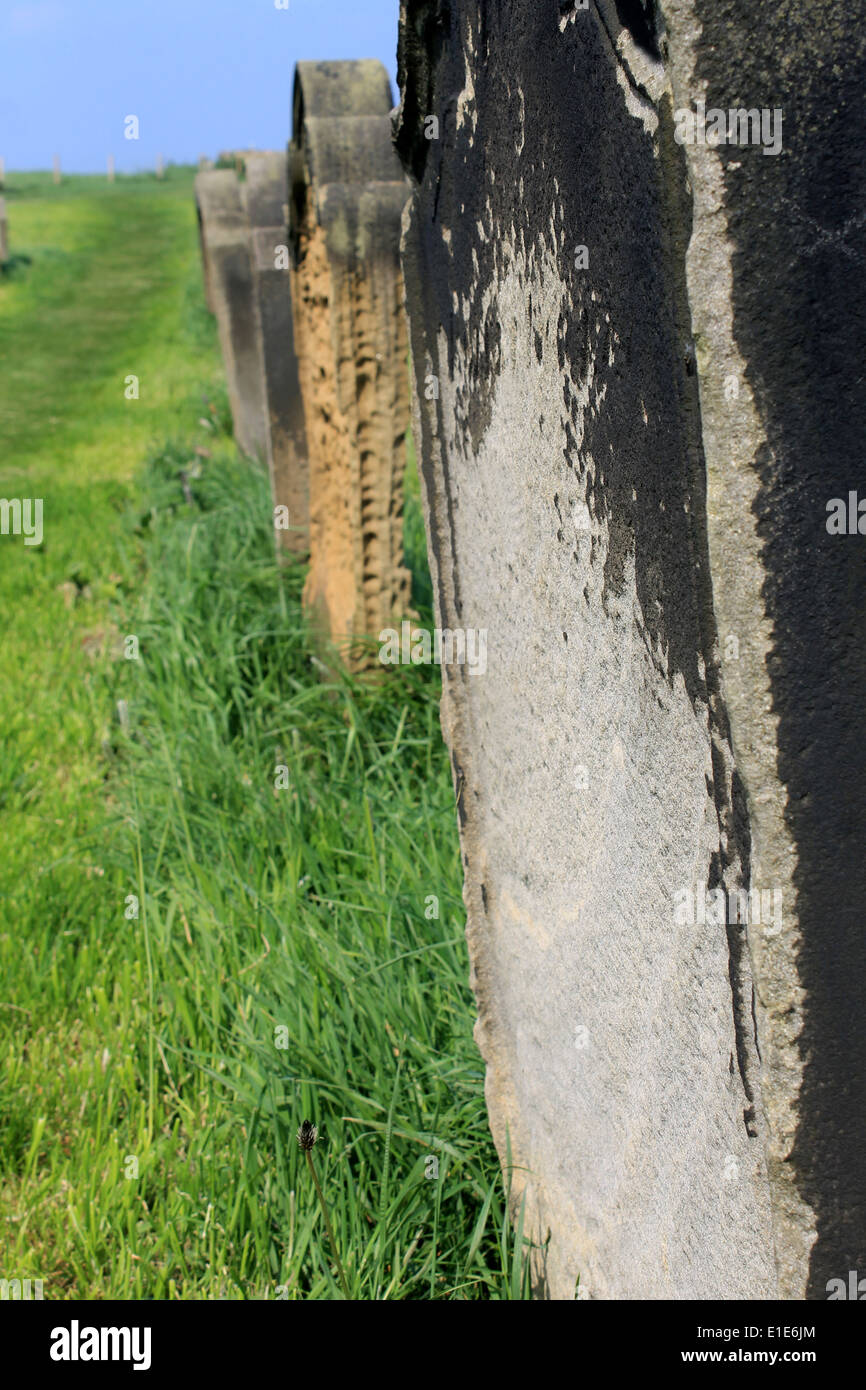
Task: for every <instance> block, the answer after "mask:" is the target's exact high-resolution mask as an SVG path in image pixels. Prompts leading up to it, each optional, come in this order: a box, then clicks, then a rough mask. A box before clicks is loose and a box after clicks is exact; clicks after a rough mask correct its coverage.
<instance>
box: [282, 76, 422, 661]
mask: <svg viewBox="0 0 866 1390" xmlns="http://www.w3.org/2000/svg"><path fill="white" fill-rule="evenodd" d="M390 109H391V91H390V84H389V82H388V77H387V74H386V73H385V70H384V68H383V67H382V65H381V63H378V62H372V61H369V62H366V61H365V62H346V63H299V64H298V66H297V69H296V73H295V85H294V100H293V139H292V145H291V148H290V184H291V187H290V233H291V245H292V256H293V270H292V303H293V307H294V316H295V318H294V322H295V343H296V348H297V355H298V362H299V366H300V379H301V391H302V395H303V399H304V415H305V420H306V433H307V448H308V453H309V469H310V572H309V576H308V579H307V583H306V586H305V591H304V598H305V602H306V605H307V607H308V609H309V610H310V611H311V613H312V614H313V618H314V622H315V625H316V626H317V628H318V629H319V630H320V632H321V633H322V634H323V635H324V636H325V637H326V638H327V639H329V640H330V641H331V642H333V643H334V644H336V645H337V646H338V648H339V649H340V650H341V653H342V655H343V657H344V658H345V659H346V660H347V661H348V662H349V664H351V665H358V666H363V665H365V664H368V663H369V661H370V660H371V657H370V654H369V651H367V652H360V651H359V650H358V648H357V646H356V645H355V644H353V639H355V638H359V637H364V636H368V635H372V636H373V637H374V638H375V637H376V635H377V634H378V633H379V632H380V631H381V630H382V629H383V628H385V627H388V626H390V625H391V624H392V623H393V621H394V620H395V618H400V617H402V616H403V615H405V613H406V611H407V608H408V603H409V587H410V583H409V573H408V571H407V570H406V569H405V567H404V566H403V563H402V529H403V521H402V514H403V506H402V494H403V474H404V470H405V436H406V430H407V427H408V394H409V393H408V380H407V371H406V353H407V343H406V326H405V316H404V311H403V303H402V284H401V278H400V266H399V241H400V219H401V214H402V210H403V205H404V203H405V201H406V197H407V196H408V188H407V186H406V182H405V179H404V178H403V174H402V170H401V168H400V164H399V161H398V160H397V158H396V155H395V153H394V149H393V146H392V142H391V127H390V115H389V113H390ZM373 659H375V658H373Z"/></svg>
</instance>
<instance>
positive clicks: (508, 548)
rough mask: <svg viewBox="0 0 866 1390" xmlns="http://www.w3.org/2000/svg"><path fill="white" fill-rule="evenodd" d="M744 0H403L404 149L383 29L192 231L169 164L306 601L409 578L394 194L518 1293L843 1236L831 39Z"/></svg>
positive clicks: (865, 178) (858, 1195)
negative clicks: (452, 652)
mask: <svg viewBox="0 0 866 1390" xmlns="http://www.w3.org/2000/svg"><path fill="white" fill-rule="evenodd" d="M783 8H784V11H785V13H784V15H782V14H781V13H780V14H779V15H776V14H775V13H774V12H772V11H767V9H766V7H764V8H763V9H762V8H761V7H755V6H753V5H751V4H750V3H748V0H729V3H728V4H726V5H725V6H724V7H722V8H721V9H719V7H718V6H716V5H714V4H712V3H711V0H654V3H653V4H652V5H649V4H640V5H625V4H621V3H620V0H594V3H593V4H592V5H589V4H584V3H577V4H571V3H565V2H564V0H501V3H499V4H498V5H496V6H490V5H488V4H487V3H486V0H463V3H462V4H461V5H460V6H459V7H458V6H449V5H442V4H441V0H402V4H401V24H400V49H399V63H400V85H401V104H400V109H399V112H398V113H397V117H396V119H395V123H394V135H395V147H396V149H397V151H398V154H399V163H398V162H397V161H396V160H395V156H394V154H393V152H392V145H391V140H390V133H389V128H388V119H387V116H388V108H389V105H390V93H389V92H388V90H387V80H386V78H385V76H384V73H383V72H382V70H381V69H380V68H378V66H377V65H370V64H357V65H341V64H333V65H327V64H326V65H303V64H302V65H301V66H300V67H299V69H298V74H297V79H296V84H295V100H294V138H293V141H292V145H291V150H290V158H289V163H288V170H287V172H286V174H285V175H283V173H282V166H283V161H282V159H278V160H276V161H275V162H273V163H272V164H271V165H270V166H269V167H271V168H272V169H273V170H275V171H277V172H276V173H275V175H274V180H275V181H274V184H273V192H272V194H270V195H269V197H268V198H261V199H260V198H259V197H258V195H256V193H255V190H256V187H257V186H258V185H257V174H256V170H255V168H254V167H250V166H248V172H247V189H246V193H245V194H244V192H243V191H242V189H241V188H240V187H239V186H238V185H236V184H234V183H233V182H232V178H231V176H223V175H210V176H208V177H209V178H210V179H213V180H217V179H220V178H221V179H222V180H223V182H222V183H219V182H214V183H213V184H211V185H210V186H211V187H213V188H223V189H224V190H225V194H224V196H225V198H226V200H230V201H231V203H232V208H233V211H232V213H231V217H230V218H229V221H230V223H231V228H232V231H231V233H230V234H227V236H226V240H225V242H224V243H222V246H223V249H222V250H219V251H218V247H219V246H220V244H221V243H220V242H219V239H218V238H217V237H216V236H215V237H214V239H213V240H212V239H211V234H210V230H209V225H208V224H209V217H210V214H209V213H208V209H207V204H206V199H205V192H204V189H205V186H206V185H205V184H204V183H202V184H200V191H199V202H200V208H201V209H202V217H203V225H204V243H205V251H206V260H207V264H208V266H209V271H208V278H209V285H210V296H211V302H212V304H213V305H214V307H215V308H216V311H217V313H218V314H220V313H222V314H223V315H224V318H225V322H226V323H230V322H231V320H230V318H229V314H230V312H231V310H230V306H229V307H226V306H225V305H223V307H222V308H221V299H220V296H222V297H223V298H227V299H230V298H231V296H232V292H233V286H234V287H240V288H239V289H238V296H237V297H238V304H237V307H236V309H235V310H234V313H235V316H236V328H234V329H227V330H226V331H224V332H223V346H224V351H225V354H226V365H227V371H228V376H229V381H230V387H231V390H232V395H233V407H234V409H235V420H236V428H237V432H238V437H239V439H241V441H242V442H245V443H246V445H247V447H249V448H250V449H254V448H257V447H258V448H261V447H262V440H264V449H265V451H266V452H267V453H268V456H269V459H270V464H271V472H272V478H273V480H274V497H275V501H276V502H277V503H279V502H281V501H283V502H284V503H285V505H286V506H287V507H288V509H289V513H290V515H291V516H292V518H293V519H294V525H295V527H296V531H295V532H294V533H293V535H294V543H295V544H296V545H297V547H298V548H299V549H305V548H306V547H307V546H308V547H309V552H310V559H311V565H310V575H309V580H308V583H307V597H308V601H309V603H310V604H311V606H312V607H313V608H314V609H315V610H316V611H317V612H318V613H319V614H320V615H321V618H322V622H323V626H324V627H325V628H326V630H327V631H329V632H330V634H331V635H332V636H334V637H335V638H337V639H338V640H342V639H345V638H346V637H348V636H351V635H352V634H353V633H369V634H373V635H375V633H376V632H377V631H378V629H379V628H381V627H383V626H387V625H388V624H389V623H390V622H391V620H392V617H393V615H394V614H395V613H397V614H399V612H400V610H401V609H404V608H405V604H406V599H407V592H406V578H405V572H404V571H403V568H402V563H401V558H400V545H399V518H400V501H399V494H400V472H401V467H402V446H403V437H404V431H405V428H406V421H405V415H404V411H405V407H404V374H403V362H404V353H405V351H406V346H405V339H404V333H405V328H404V322H403V316H402V312H401V309H400V293H401V291H400V282H399V273H398V224H399V222H400V216H401V211H402V213H403V233H402V274H403V283H404V286H405V297H406V308H407V310H408V315H407V318H408V325H409V349H410V356H411V362H412V375H413V388H414V389H413V398H414V416H413V429H414V436H415V441H416V447H417V452H418V461H419V471H420V476H421V484H422V498H423V502H424V507H425V519H426V526H427V537H428V550H429V558H430V567H431V573H432V578H433V585H434V593H435V597H436V621H437V623H438V624H439V625H440V628H445V629H448V630H449V631H451V632H454V631H462V632H463V633H464V635H465V636H466V637H467V639H468V635H469V634H470V633H475V634H482V633H483V634H484V639H485V652H486V660H485V665H484V667H483V670H482V668H480V667H476V668H474V669H473V668H472V667H470V666H468V665H467V664H466V663H465V662H463V663H461V662H460V661H458V660H454V661H444V662H443V668H442V680H443V700H442V723H443V730H444V733H445V737H446V741H447V743H448V746H449V751H450V755H451V761H452V767H453V775H454V784H455V797H456V803H457V814H458V820H459V828H460V838H461V850H462V859H463V866H464V876H465V885H464V898H465V902H466V908H467V920H468V925H467V936H468V940H469V948H470V956H471V961H472V979H473V986H474V989H475V993H476V998H477V1002H478V1015H479V1017H478V1025H477V1029H476V1037H477V1040H478V1044H479V1047H480V1049H481V1051H482V1053H483V1056H484V1060H485V1063H486V1068H487V1074H486V1096H487V1103H488V1110H489V1114H490V1121H491V1127H492V1129H493V1133H494V1137H495V1139H496V1142H497V1146H498V1148H499V1152H500V1155H501V1157H502V1160H503V1163H506V1162H507V1161H509V1156H510V1164H511V1172H512V1177H513V1183H512V1197H513V1200H514V1201H515V1203H520V1202H521V1201H525V1230H526V1232H527V1233H528V1234H529V1235H530V1236H531V1238H532V1240H533V1242H534V1255H533V1262H534V1267H535V1270H536V1274H537V1276H538V1285H539V1288H540V1289H543V1290H544V1291H545V1292H546V1293H548V1294H549V1295H551V1296H553V1297H556V1298H569V1297H572V1296H573V1295H574V1290H575V1282H576V1280H577V1279H578V1277H579V1278H580V1289H581V1292H582V1294H584V1295H588V1296H589V1297H620V1298H622V1297H626V1298H627V1297H638V1298H689V1297H695V1298H708V1297H731V1298H739V1297H754V1298H772V1297H779V1296H781V1297H786V1298H802V1297H804V1296H805V1297H811V1298H826V1297H828V1296H831V1297H851V1296H854V1297H857V1296H858V1293H859V1291H860V1287H861V1286H860V1283H859V1280H860V1278H861V1277H862V1278H863V1279H864V1280H866V1161H864V1154H866V740H864V739H863V737H862V733H861V723H862V711H863V708H864V706H866V627H864V620H863V619H864V614H866V550H864V548H863V547H864V545H866V542H864V541H863V540H862V538H861V537H862V535H863V533H864V530H866V518H861V514H860V508H861V507H862V508H864V510H866V501H864V502H860V501H859V499H858V494H857V485H858V483H859V482H861V478H860V476H858V474H860V473H862V461H863V457H864V452H866V450H864V445H866V439H864V411H863V408H862V364H863V361H864V360H866V276H864V273H863V261H864V244H863V227H864V224H866V193H864V190H866V155H864V147H863V141H862V138H860V135H859V132H860V131H862V129H864V127H866V121H864V118H866V109H864V108H866V37H864V32H863V30H862V26H860V25H859V24H858V22H857V15H856V12H855V11H851V12H850V13H849V12H848V11H844V10H839V8H838V7H837V6H835V5H833V4H832V3H831V0H818V3H814V2H813V0H811V2H810V4H809V5H808V6H807V5H806V3H805V0H793V3H792V4H791V5H789V6H786V7H783ZM780 52H784V53H785V62H784V63H782V64H780V63H779V62H778V55H779V53H780ZM743 103H745V105H743ZM262 167H265V166H262ZM403 171H405V176H404V173H403ZM283 180H285V181H283ZM277 182H279V187H278V188H277V186H276V183H277ZM244 197H245V198H246V204H247V208H246V210H245V209H244V201H243V200H244ZM404 204H405V205H406V206H405V207H404ZM286 205H287V207H288V211H287V212H286V213H285V214H284V213H283V208H284V207H285V206H286ZM278 212H279V216H278V215H277V214H278ZM288 228H290V231H289V230H286V229H288ZM276 229H282V230H284V231H285V237H284V236H283V235H280V236H279V237H277V235H276ZM256 238H258V241H257V240H256ZM273 244H287V245H288V246H289V248H290V252H291V266H292V269H291V271H290V272H288V273H286V272H280V273H279V274H281V275H282V276H283V277H284V278H283V279H279V278H278V277H277V278H276V279H274V278H272V277H273V271H272V265H271V261H270V260H269V257H270V256H271V255H272V251H273ZM254 246H255V247H257V248H258V249H257V250H253V251H251V249H250V248H251V247H254ZM218 255H219V256H221V257H222V260H220V262H219V265H220V266H221V267H223V268H221V269H218V268H217V265H218V262H217V257H218ZM286 274H288V280H289V281H290V282H291V300H292V303H293V309H292V310H290V309H289V307H288V303H289V296H288V295H287V293H286V290H285V284H286V279H285V277H286ZM277 285H279V286H281V287H282V288H281V289H280V290H279V291H277V290H276V288H275V286H277ZM271 290H273V293H274V295H275V299H274V300H273V301H271V307H270V310H269V311H268V312H270V313H271V314H272V315H273V318H272V322H273V323H274V324H276V325H279V326H278V327H277V328H276V329H275V333H274V346H272V348H270V349H268V347H267V345H266V347H265V362H264V366H263V365H262V361H261V358H260V357H259V358H258V359H256V361H257V365H256V364H254V363H253V358H254V357H255V353H256V352H259V351H260V349H258V348H256V346H255V342H256V341H257V340H256V333H255V331H254V327H253V324H254V321H258V322H260V323H265V322H267V321H268V317H267V312H266V311H265V310H263V307H262V306H263V305H264V304H265V302H266V301H267V299H268V295H269V294H270V293H271ZM280 296H282V298H280ZM256 316H258V319H256ZM293 335H294V336H293ZM265 336H267V335H265ZM292 341H294V344H295V349H296V351H293V350H292V347H291V344H292ZM244 342H247V343H248V350H249V353H250V354H251V356H250V358H249V360H248V361H247V360H246V359H245V355H244V351H243V350H242V349H241V347H240V344H242V343H244ZM244 382H248V383H251V384H250V385H249V387H248V388H247V387H245V386H244V384H243V383H244ZM247 389H248V396H245V391H247ZM250 402H251V403H252V405H251V406H250V407H249V412H248V404H249V403H250ZM299 402H300V406H299ZM257 431H258V433H257ZM828 514H829V515H828ZM840 516H843V517H844V518H845V525H841V524H840V522H839V517H840ZM861 521H862V524H861ZM852 1281H853V1283H852ZM852 1287H853V1288H854V1290H855V1292H854V1294H853V1295H852V1294H851V1293H850V1289H851V1288H852ZM863 1287H864V1288H866V1283H864V1284H863ZM840 1289H841V1290H842V1292H841V1293H840V1292H839V1290H840Z"/></svg>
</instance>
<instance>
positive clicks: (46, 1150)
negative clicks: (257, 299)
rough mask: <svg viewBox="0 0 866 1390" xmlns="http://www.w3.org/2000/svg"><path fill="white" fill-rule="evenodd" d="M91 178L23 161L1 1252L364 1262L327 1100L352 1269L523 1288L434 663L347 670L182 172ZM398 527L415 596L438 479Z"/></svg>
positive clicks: (90, 1268) (185, 1278) (364, 1289)
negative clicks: (284, 515) (311, 1153)
mask: <svg viewBox="0 0 866 1390" xmlns="http://www.w3.org/2000/svg"><path fill="white" fill-rule="evenodd" d="M70 182H71V183H73V184H74V183H75V181H70ZM82 183H83V184H87V185H88V186H87V187H82V188H79V187H77V186H75V187H70V188H69V190H68V193H67V196H61V195H63V193H64V186H61V189H60V190H55V189H53V188H52V187H51V185H50V180H46V179H44V178H42V179H38V178H33V179H27V180H23V179H22V180H21V189H20V196H19V197H18V198H17V199H16V198H15V197H12V198H11V199H10V228H11V231H12V241H13V245H12V249H13V251H18V252H20V253H22V254H25V255H27V256H29V257H30V258H31V260H30V264H29V265H23V266H21V267H19V268H18V270H17V272H16V274H15V275H14V276H13V277H10V278H9V279H8V280H7V281H6V282H5V283H2V284H0V418H3V419H4V421H5V422H7V425H6V428H5V429H4V444H5V446H6V447H4V450H3V457H4V460H10V459H11V460H12V466H11V471H10V470H9V469H7V468H6V467H5V463H4V472H3V477H2V492H3V495H5V496H16V495H17V496H28V495H44V497H45V518H46V522H45V535H46V539H45V543H44V545H43V546H42V547H40V548H38V549H37V548H35V547H28V548H26V549H25V548H24V547H23V545H22V543H21V541H20V539H19V538H12V537H2V538H0V547H2V566H0V611H2V612H3V613H4V616H8V622H7V628H6V631H5V632H4V638H3V655H4V660H3V662H2V669H0V728H2V736H3V738H4V757H3V764H2V774H0V775H2V785H0V805H2V812H3V816H4V824H5V825H6V826H7V827H8V833H7V835H6V836H5V837H4V842H3V846H2V849H0V885H2V888H3V904H2V910H3V914H4V915H3V917H2V921H0V1047H2V1054H3V1064H4V1074H5V1084H4V1087H3V1091H2V1095H0V1277H7V1278H16V1277H17V1278H22V1279H23V1278H28V1277H29V1278H31V1279H33V1278H42V1279H43V1280H44V1283H45V1293H46V1297H49V1298H120V1299H137V1298H156V1299H173V1298H183V1299H201V1298H229V1299H264V1298H278V1299H282V1298H287V1299H302V1298H303V1299H309V1298H312V1299H328V1298H339V1297H341V1296H342V1294H341V1290H340V1287H339V1283H338V1277H337V1270H336V1265H335V1264H334V1262H333V1260H332V1257H331V1250H330V1246H329V1242H328V1239H327V1235H326V1232H325V1228H324V1225H323V1220H322V1211H321V1207H320V1205H319V1202H318V1198H317V1195H316V1192H315V1190H314V1187H313V1184H312V1182H311V1180H310V1174H309V1172H308V1170H307V1167H306V1164H305V1162H304V1154H303V1153H302V1151H301V1150H300V1149H299V1147H298V1144H297V1142H296V1138H295V1134H296V1131H297V1129H298V1126H299V1125H300V1124H301V1122H302V1120H305V1119H310V1120H311V1121H313V1122H314V1123H315V1124H317V1125H318V1127H319V1140H318V1143H317V1145H316V1149H315V1160H316V1167H317V1172H318V1176H319V1180H320V1182H321V1184H322V1188H323V1191H324V1194H325V1197H326V1199H327V1204H328V1208H329V1211H330V1216H331V1222H332V1225H333V1230H334V1240H335V1244H336V1247H337V1249H338V1251H339V1255H340V1259H341V1262H342V1265H343V1267H344V1269H345V1275H346V1279H347V1282H348V1286H349V1290H350V1293H351V1295H352V1297H355V1298H360V1299H385V1298H388V1299H392V1298H417V1299H430V1298H457V1299H475V1298H481V1299H500V1298H505V1299H511V1298H525V1297H527V1296H528V1271H527V1262H526V1260H525V1243H524V1241H523V1239H522V1236H521V1233H520V1230H519V1229H518V1230H517V1231H516V1232H515V1230H514V1229H513V1227H512V1225H511V1221H510V1219H509V1214H508V1203H507V1200H506V1194H505V1192H504V1191H503V1183H502V1178H501V1174H500V1171H499V1163H498V1159H497V1157H496V1154H495V1151H494V1149H493V1146H492V1142H491V1139H490V1136H489V1130H488V1127H487V1119H486V1113H485V1108H484V1099H483V1068H482V1065H481V1060H480V1058H479V1056H478V1053H477V1051H476V1049H475V1046H474V1043H473V1041H472V1023H473V1018H474V1005H473V1000H472V996H471V993H470V991H469V989H468V984H467V980H468V962H467V956H466V946H465V940H464V936H463V908H462V901H461V896H460V891H461V868H460V860H459V850H458V843H457V836H456V828H455V814H454V801H453V791H452V787H451V782H450V776H449V771H448V763H447V757H446V753H445V750H444V748H443V746H442V742H441V737H440V733H439V725H438V693H439V691H438V672H436V671H435V670H434V671H430V670H425V669H424V668H418V667H398V668H392V670H391V671H389V673H388V679H387V680H386V681H383V682H381V683H379V684H371V683H369V682H366V683H365V682H362V681H358V680H356V679H354V678H350V677H348V676H339V677H332V678H331V679H330V680H329V681H327V682H326V681H323V680H322V679H320V673H319V671H318V669H317V667H316V664H315V660H314V656H313V649H312V647H311V644H310V641H309V635H308V632H307V630H306V625H305V622H304V616H303V612H302V609H301V604H300V591H301V586H302V582H303V571H302V570H301V568H300V567H298V566H290V567H288V568H285V569H282V570H280V569H278V568H277V566H276V565H275V564H274V561H273V552H272V534H271V531H270V525H269V505H268V495H267V484H266V480H265V478H264V477H263V475H262V472H261V470H260V469H259V468H258V467H257V466H255V465H253V464H251V463H249V462H248V461H246V460H243V459H241V458H240V457H239V456H238V455H237V453H236V451H235V450H234V448H233V446H232V444H231V441H230V439H229V437H228V434H227V432H226V431H227V420H226V411H225V404H224V397H223V395H222V393H221V387H220V384H219V378H220V373H219V364H218V359H217V356H216V350H215V344H214V337H213V329H212V325H211V323H210V321H209V320H208V318H207V316H206V315H205V313H204V309H203V305H202V302H201V290H200V279H199V272H198V265H197V248H196V241H195V229H194V213H193V210H192V199H191V177H190V175H189V172H187V174H186V175H184V176H183V177H182V176H181V174H180V173H178V172H177V171H175V176H174V178H173V179H172V180H168V181H166V183H165V184H163V185H158V184H156V182H155V181H154V180H152V179H150V180H148V179H145V178H142V179H141V180H140V181H138V182H136V181H134V180H124V181H120V180H118V183H116V184H115V185H113V186H108V185H106V184H103V185H102V186H101V187H100V186H99V185H98V182H97V181H95V180H94V181H89V180H87V181H82ZM7 196H8V192H7ZM16 237H17V239H18V243H19V244H18V245H16ZM51 248H55V250H54V251H52V249H51ZM57 250H60V251H62V253H63V254H61V255H60V256H57V255H56V254H55V251H57ZM81 343H87V345H88V346H87V352H86V354H84V357H83V358H82V354H81V353H80V352H79V351H77V346H76V345H79V346H80V344H81ZM34 364H37V365H36V366H34ZM130 364H131V365H130ZM127 370H129V371H132V372H135V373H136V374H138V375H140V379H141V382H142V392H141V399H140V400H139V401H137V402H134V403H132V402H126V401H125V400H124V397H123V391H122V383H123V378H124V376H125V374H126V371H127ZM82 382H83V383H84V385H83V386H82V384H81V383H82ZM118 384H120V390H119V391H118V389H117V388H118ZM7 407H9V413H8V414H7ZM52 417H54V418H55V419H56V421H57V424H56V426H53V427H52V426H50V420H51V418H52ZM181 472H183V473H185V474H186V475H187V477H190V478H191V483H190V486H191V491H192V501H191V502H190V501H189V500H188V499H187V497H186V496H185V493H184V488H183V486H182V480H181V476H180V475H181ZM409 477H410V479H411V478H412V477H413V473H412V471H411V470H410V474H409ZM37 489H41V491H38V492H37ZM406 539H407V553H408V555H409V558H410V562H411V564H412V567H413V570H414V572H415V599H414V601H415V605H416V607H420V609H421V611H422V616H424V612H425V609H426V607H427V605H429V596H430V589H429V576H428V575H427V573H426V563H425V560H424V554H423V527H422V525H421V520H420V511H419V509H418V502H417V487H416V486H413V487H411V488H410V497H409V500H408V505H407V519H406ZM58 586H64V587H62V588H61V589H58ZM426 616H427V620H428V621H430V618H429V613H427V614H426ZM129 637H134V638H135V639H136V643H137V658H136V655H135V648H136V643H130V642H127V643H126V650H127V652H128V653H129V655H130V657H131V659H125V658H124V656H123V654H122V653H123V646H124V643H123V639H124V638H129ZM118 711H119V712H120V715H121V717H118Z"/></svg>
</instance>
